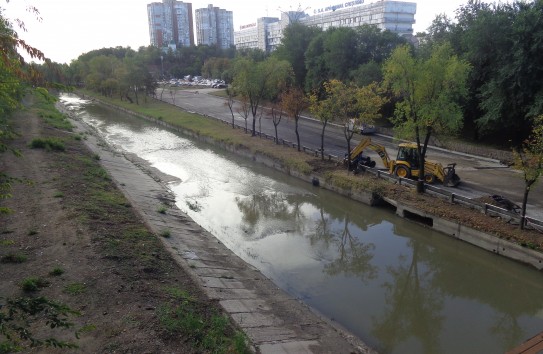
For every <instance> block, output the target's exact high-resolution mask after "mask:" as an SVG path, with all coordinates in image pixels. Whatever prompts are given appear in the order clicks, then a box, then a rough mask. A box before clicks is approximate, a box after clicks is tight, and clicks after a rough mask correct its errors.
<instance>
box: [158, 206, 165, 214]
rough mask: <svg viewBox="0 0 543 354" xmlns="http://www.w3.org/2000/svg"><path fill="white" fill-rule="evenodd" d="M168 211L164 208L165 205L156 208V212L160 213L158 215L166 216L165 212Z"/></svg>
mask: <svg viewBox="0 0 543 354" xmlns="http://www.w3.org/2000/svg"><path fill="white" fill-rule="evenodd" d="M167 210H168V208H167V207H166V206H165V205H161V206H159V207H158V209H157V211H158V212H159V213H160V214H166V211H167Z"/></svg>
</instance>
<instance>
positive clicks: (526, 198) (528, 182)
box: [520, 181, 534, 230]
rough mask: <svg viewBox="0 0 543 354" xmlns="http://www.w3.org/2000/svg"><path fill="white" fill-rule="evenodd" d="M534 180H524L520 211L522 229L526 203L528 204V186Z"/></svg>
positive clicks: (521, 227)
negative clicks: (524, 185)
mask: <svg viewBox="0 0 543 354" xmlns="http://www.w3.org/2000/svg"><path fill="white" fill-rule="evenodd" d="M533 183H534V182H532V181H526V187H525V188H524V197H523V198H522V211H521V212H520V229H521V230H524V224H526V205H527V204H528V194H529V193H530V187H531V185H532V184H533Z"/></svg>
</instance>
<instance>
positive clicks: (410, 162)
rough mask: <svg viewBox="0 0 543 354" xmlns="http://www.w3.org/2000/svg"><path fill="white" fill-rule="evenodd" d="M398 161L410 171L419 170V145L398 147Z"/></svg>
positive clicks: (408, 144)
mask: <svg viewBox="0 0 543 354" xmlns="http://www.w3.org/2000/svg"><path fill="white" fill-rule="evenodd" d="M396 161H398V162H399V161H402V162H404V164H405V165H407V166H409V168H410V169H417V168H419V154H418V153H417V145H416V144H412V143H403V144H400V145H399V146H398V157H397V158H396Z"/></svg>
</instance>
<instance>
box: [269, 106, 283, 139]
mask: <svg viewBox="0 0 543 354" xmlns="http://www.w3.org/2000/svg"><path fill="white" fill-rule="evenodd" d="M284 112H285V111H284V110H283V104H282V102H281V99H278V100H277V101H276V102H273V103H272V108H271V116H272V122H273V128H274V129H275V144H277V145H279V135H278V134H277V126H278V125H279V123H281V119H283V113H284Z"/></svg>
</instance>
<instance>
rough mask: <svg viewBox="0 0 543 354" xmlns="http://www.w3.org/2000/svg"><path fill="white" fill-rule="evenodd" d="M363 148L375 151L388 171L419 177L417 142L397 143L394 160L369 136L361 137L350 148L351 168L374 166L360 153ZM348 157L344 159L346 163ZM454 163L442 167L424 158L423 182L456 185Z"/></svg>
mask: <svg viewBox="0 0 543 354" xmlns="http://www.w3.org/2000/svg"><path fill="white" fill-rule="evenodd" d="M365 149H370V150H373V151H375V152H376V153H377V154H378V155H379V157H380V158H381V160H383V165H384V166H385V168H387V169H388V171H389V173H391V174H394V175H396V176H398V177H402V178H415V179H416V178H418V177H419V158H418V154H417V144H415V143H402V144H400V145H398V156H397V157H396V160H392V159H390V157H389V156H388V153H387V151H386V149H385V147H384V146H382V145H379V144H376V143H374V142H372V141H371V138H366V139H363V140H362V141H361V142H360V143H359V144H358V145H357V146H356V147H355V148H354V149H352V150H351V153H350V158H351V165H350V166H349V167H350V169H351V170H355V171H356V170H359V169H361V168H363V167H364V166H368V167H372V168H373V167H375V165H376V164H375V161H373V160H372V159H371V158H370V157H369V156H364V155H363V154H362V153H363V151H364V150H365ZM347 161H348V159H347V158H346V159H345V162H346V163H347ZM455 166H456V164H455V163H452V164H448V165H447V167H443V165H441V164H440V163H439V162H433V161H428V160H426V161H425V162H424V182H426V183H430V184H431V183H434V182H435V181H436V180H438V181H440V182H441V183H443V184H444V185H446V186H453V187H456V186H458V184H459V183H460V177H458V175H457V174H456V171H455Z"/></svg>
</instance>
